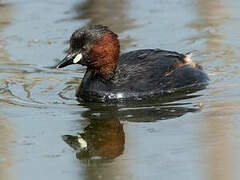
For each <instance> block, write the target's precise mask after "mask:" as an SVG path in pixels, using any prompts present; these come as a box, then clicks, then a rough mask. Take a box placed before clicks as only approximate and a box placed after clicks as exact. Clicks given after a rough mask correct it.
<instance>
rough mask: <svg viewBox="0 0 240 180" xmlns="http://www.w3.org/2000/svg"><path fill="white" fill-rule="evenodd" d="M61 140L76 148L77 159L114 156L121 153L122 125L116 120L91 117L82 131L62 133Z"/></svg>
mask: <svg viewBox="0 0 240 180" xmlns="http://www.w3.org/2000/svg"><path fill="white" fill-rule="evenodd" d="M63 140H64V141H65V142H66V143H68V144H69V145H70V146H71V147H72V148H74V149H75V150H77V158H78V159H86V158H88V159H90V158H92V157H101V158H115V157H117V156H119V155H121V154H122V153H123V150H124V143H125V135H124V131H123V125H122V124H121V123H120V122H119V121H117V120H107V119H104V120H97V119H95V120H94V119H92V120H90V124H89V125H88V126H87V127H86V128H85V129H84V132H83V133H80V134H79V135H78V136H70V135H64V136H63ZM80 146H82V147H80Z"/></svg>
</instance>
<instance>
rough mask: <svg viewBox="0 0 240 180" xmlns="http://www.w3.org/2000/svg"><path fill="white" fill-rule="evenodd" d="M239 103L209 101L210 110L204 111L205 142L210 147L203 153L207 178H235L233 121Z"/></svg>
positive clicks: (221, 179) (210, 179) (220, 179)
mask: <svg viewBox="0 0 240 180" xmlns="http://www.w3.org/2000/svg"><path fill="white" fill-rule="evenodd" d="M239 107H240V103H227V102H226V103H217V104H215V103H211V108H212V111H211V112H207V113H206V117H207V121H205V123H206V125H207V126H206V127H207V128H206V129H205V130H204V131H205V132H203V134H206V137H203V138H205V139H206V141H207V142H206V143H208V144H210V148H209V149H208V151H207V153H206V154H205V158H206V159H205V160H206V175H207V178H206V179H209V180H212V179H218V180H225V179H229V180H231V179H235V178H234V175H235V174H234V172H236V169H235V167H236V162H235V161H234V159H235V157H236V155H237V154H236V153H237V152H235V150H234V149H235V148H236V147H235V146H234V141H233V140H232V139H231V137H232V136H234V135H235V134H234V132H235V127H234V126H235V125H234V124H233V121H234V120H235V119H236V116H235V115H234V114H235V112H236V111H238V110H239Z"/></svg>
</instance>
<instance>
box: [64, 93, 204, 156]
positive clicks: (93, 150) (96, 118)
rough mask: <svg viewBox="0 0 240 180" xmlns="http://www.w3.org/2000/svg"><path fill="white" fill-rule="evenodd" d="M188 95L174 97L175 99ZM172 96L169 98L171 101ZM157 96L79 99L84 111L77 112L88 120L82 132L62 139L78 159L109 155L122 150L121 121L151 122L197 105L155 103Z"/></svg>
mask: <svg viewBox="0 0 240 180" xmlns="http://www.w3.org/2000/svg"><path fill="white" fill-rule="evenodd" d="M193 97H196V96H195V95H192V96H181V98H180V97H176V99H177V100H179V99H186V98H193ZM176 99H175V100H176ZM173 100H174V99H173V98H172V99H171V101H173ZM159 102H160V101H159V100H152V101H150V100H149V101H145V102H144V103H143V102H139V103H131V104H122V105H101V104H96V103H81V104H80V105H81V106H82V107H85V109H86V111H83V112H82V111H81V116H83V117H84V118H85V119H87V120H88V121H89V124H88V125H87V126H86V127H85V128H84V131H83V132H82V133H78V135H76V136H72V135H63V136H62V138H63V140H64V141H65V142H66V143H67V144H68V145H69V146H70V147H72V148H73V149H74V150H76V156H77V158H78V159H95V158H97V159H99V158H100V159H113V158H116V157H118V156H119V155H121V154H123V152H124V145H125V133H124V128H123V124H122V123H123V122H124V121H131V122H154V121H157V120H167V119H173V118H176V117H180V116H182V115H184V114H186V113H188V112H196V111H199V110H200V107H198V106H193V104H190V103H178V104H177V103H175V104H172V103H171V104H170V103H169V102H168V103H162V102H161V103H159Z"/></svg>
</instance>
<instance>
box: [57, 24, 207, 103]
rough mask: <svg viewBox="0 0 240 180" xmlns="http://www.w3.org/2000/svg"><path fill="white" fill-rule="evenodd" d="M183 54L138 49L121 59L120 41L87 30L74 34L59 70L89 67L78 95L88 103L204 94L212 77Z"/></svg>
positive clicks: (97, 28)
mask: <svg viewBox="0 0 240 180" xmlns="http://www.w3.org/2000/svg"><path fill="white" fill-rule="evenodd" d="M191 56H192V52H189V53H186V54H183V53H178V52H175V51H169V50H162V49H158V48H156V49H139V50H133V51H130V52H126V53H123V54H121V55H120V43H119V40H118V35H117V34H115V33H114V32H112V31H111V30H110V29H109V28H108V27H107V26H104V25H86V26H84V27H82V28H79V29H77V30H76V31H74V32H73V34H72V35H71V38H70V47H69V49H68V50H67V55H66V57H65V58H64V59H63V60H62V61H60V62H59V63H58V64H57V66H56V68H63V67H65V66H68V65H71V64H80V65H82V66H87V70H86V72H85V75H84V77H83V79H82V81H81V83H80V86H79V87H78V89H77V91H76V96H77V97H78V99H79V100H83V101H86V102H103V103H106V102H119V101H126V100H134V101H135V100H136V101H138V100H143V99H146V98H149V97H163V96H166V95H169V94H170V95H171V94H175V93H178V92H183V93H189V92H195V91H198V90H201V89H204V88H206V86H207V85H208V82H209V78H208V75H207V74H206V73H205V71H204V70H203V68H202V66H201V65H199V64H198V63H196V62H194V61H193V60H192V59H191Z"/></svg>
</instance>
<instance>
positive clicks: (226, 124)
mask: <svg viewBox="0 0 240 180" xmlns="http://www.w3.org/2000/svg"><path fill="white" fill-rule="evenodd" d="M239 7H240V2H238V1H233V0H230V1H226V0H221V1H220V0H212V1H207V0H197V1H193V0H186V1H180V0H172V1H166V0H161V1H157V0H149V1H147V2H146V1H144V0H141V1H137V0H133V1H127V0H119V1H113V0H88V1H81V0H79V1H77V0H73V1H71V2H70V1H63V0H46V1H33V0H32V1H31V0H0V178H1V179H4V180H15V179H17V180H23V179H24V180H28V179H29V180H30V179H36V180H38V179H39V180H40V179H59V180H61V179H71V180H75V179H78V180H79V179H94V180H95V179H111V180H112V179H117V180H118V179H159V177H161V178H162V179H184V180H185V179H204V180H205V179H209V180H210V179H211V180H213V179H216V180H225V179H228V180H234V179H238V177H239V175H240V174H239V171H238V168H239V166H240V163H239V162H240V161H239V160H240V156H239V153H238V152H239V150H240V146H239V145H240V143H239V142H240V134H239V133H238V129H239V128H240V123H239V119H240V111H239V106H240V98H239V90H240V81H239V73H240V71H239V69H240V67H239V66H240V63H239V60H240V54H239V47H240V43H239V37H240V34H239V27H240V23H239V22H240V21H239V18H240V13H239V10H238V9H239ZM88 23H92V24H105V25H108V26H109V27H110V28H111V29H112V30H113V31H114V32H116V33H118V34H119V38H120V40H121V49H122V52H124V51H130V50H134V49H140V48H156V47H158V48H162V49H169V50H175V51H179V52H188V51H193V50H197V52H196V53H195V55H194V57H193V58H194V59H195V61H197V62H199V63H200V64H201V65H202V66H203V67H204V69H205V70H206V72H207V73H208V75H209V77H210V79H211V82H210V86H209V87H208V88H207V89H206V90H202V91H199V92H196V93H194V94H191V95H189V96H187V97H178V98H177V99H163V100H155V101H145V102H141V103H137V104H134V103H132V104H121V105H117V106H114V105H109V106H106V105H105V106H104V105H99V104H94V103H90V104H89V103H83V102H78V101H77V100H76V98H75V96H74V93H75V89H76V88H77V86H78V84H79V82H80V81H81V78H82V77H83V74H84V71H85V68H84V67H81V66H69V67H67V68H65V69H61V70H57V69H54V68H52V67H53V66H54V65H55V64H56V63H57V62H58V61H59V60H60V59H61V58H63V57H64V56H65V53H64V50H66V49H67V48H68V43H67V40H68V39H69V37H70V35H71V33H72V32H73V31H74V30H75V29H77V28H79V27H82V26H83V25H85V24H88ZM78 133H80V134H81V136H82V137H83V138H84V139H86V140H87V143H88V146H89V152H87V153H85V154H84V153H79V152H77V151H75V150H74V149H73V147H75V146H76V145H74V137H73V140H71V141H66V139H65V141H66V142H65V141H64V138H62V136H63V135H72V136H77V134H78ZM63 137H64V136H63ZM65 137H66V136H65ZM68 137H71V136H68ZM69 143H70V144H69ZM71 143H72V144H71ZM69 145H70V146H69ZM71 146H72V147H71Z"/></svg>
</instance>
